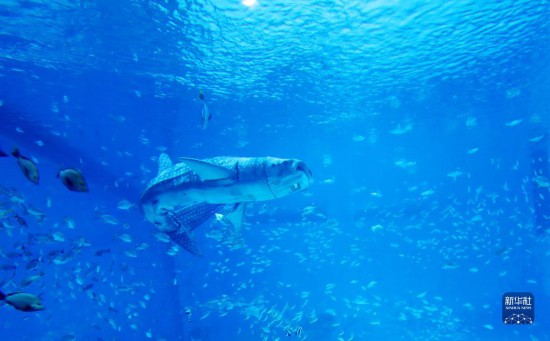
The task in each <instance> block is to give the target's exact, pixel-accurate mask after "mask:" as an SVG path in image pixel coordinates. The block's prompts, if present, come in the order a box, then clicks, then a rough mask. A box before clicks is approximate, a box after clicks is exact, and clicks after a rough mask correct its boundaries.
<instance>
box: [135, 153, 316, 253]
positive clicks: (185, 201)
mask: <svg viewBox="0 0 550 341" xmlns="http://www.w3.org/2000/svg"><path fill="white" fill-rule="evenodd" d="M178 161H179V162H178V163H173V162H172V160H171V159H170V157H169V156H168V155H167V154H164V153H163V154H161V155H160V156H159V158H158V168H159V169H158V173H157V176H156V177H155V178H153V179H152V180H151V181H150V182H149V183H148V184H147V187H146V189H145V191H144V192H143V194H142V196H141V200H140V207H141V210H142V212H143V214H144V215H145V218H146V219H147V220H148V221H150V222H151V223H153V224H155V225H156V226H157V228H158V229H159V230H161V231H162V232H164V233H166V234H168V235H169V236H170V238H171V239H172V240H173V241H174V242H175V243H176V244H178V245H180V246H181V247H183V248H184V249H185V250H187V251H189V252H190V253H192V254H194V255H197V256H201V255H202V253H201V251H200V249H199V248H198V246H197V243H196V241H195V239H194V238H193V230H195V229H196V228H197V227H198V226H200V225H201V224H203V223H204V222H205V221H207V220H208V219H209V218H211V217H212V216H213V215H214V214H215V213H216V212H217V211H218V210H220V209H221V208H223V207H224V206H227V205H231V206H230V207H229V208H230V211H231V212H230V213H228V214H226V216H225V217H226V219H227V221H228V222H229V223H231V224H232V225H234V226H235V228H237V229H238V228H240V225H242V220H243V218H244V209H245V205H246V204H247V203H250V202H256V201H266V200H272V199H277V198H281V197H284V196H287V195H289V194H291V193H294V192H299V191H303V190H305V189H307V188H309V186H310V185H311V183H312V179H313V177H312V174H311V171H310V170H309V168H308V167H307V165H306V164H305V163H304V162H303V161H300V160H296V159H280V158H274V157H269V156H268V157H229V156H220V157H214V158H210V159H193V158H180V159H179V160H178Z"/></svg>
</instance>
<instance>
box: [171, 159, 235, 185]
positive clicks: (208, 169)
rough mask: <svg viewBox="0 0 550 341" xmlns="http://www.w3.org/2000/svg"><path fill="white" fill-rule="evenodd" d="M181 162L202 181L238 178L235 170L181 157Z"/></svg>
mask: <svg viewBox="0 0 550 341" xmlns="http://www.w3.org/2000/svg"><path fill="white" fill-rule="evenodd" d="M180 161H181V162H183V163H185V164H186V165H187V166H188V167H189V168H191V170H192V171H193V172H195V173H196V174H197V175H198V176H199V178H200V179H201V181H205V180H220V179H228V178H232V177H236V176H237V172H235V171H234V170H231V169H229V168H225V167H222V166H218V165H215V164H213V163H210V162H206V161H202V160H197V159H191V158H187V157H181V158H180Z"/></svg>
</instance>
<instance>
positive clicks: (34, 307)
mask: <svg viewBox="0 0 550 341" xmlns="http://www.w3.org/2000/svg"><path fill="white" fill-rule="evenodd" d="M0 301H5V302H6V303H7V304H9V305H11V306H12V307H14V308H15V309H17V310H21V311H25V312H31V311H40V310H44V309H46V307H44V305H43V304H42V301H40V298H38V297H37V296H35V295H33V294H27V293H24V292H14V293H12V294H4V293H3V292H1V291H0Z"/></svg>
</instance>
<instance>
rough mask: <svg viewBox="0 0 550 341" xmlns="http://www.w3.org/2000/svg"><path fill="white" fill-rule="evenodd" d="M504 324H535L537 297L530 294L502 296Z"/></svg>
mask: <svg viewBox="0 0 550 341" xmlns="http://www.w3.org/2000/svg"><path fill="white" fill-rule="evenodd" d="M502 322H504V324H533V322H535V296H533V294H532V293H530V292H507V293H505V294H504V295H502Z"/></svg>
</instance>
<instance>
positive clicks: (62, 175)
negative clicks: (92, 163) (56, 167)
mask: <svg viewBox="0 0 550 341" xmlns="http://www.w3.org/2000/svg"><path fill="white" fill-rule="evenodd" d="M57 177H58V178H59V179H61V182H62V183H63V185H65V187H67V189H68V190H69V191H72V192H88V191H89V188H88V183H87V182H86V179H85V178H84V175H82V172H80V171H79V170H78V169H74V168H65V169H61V170H60V171H59V172H58V173H57Z"/></svg>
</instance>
